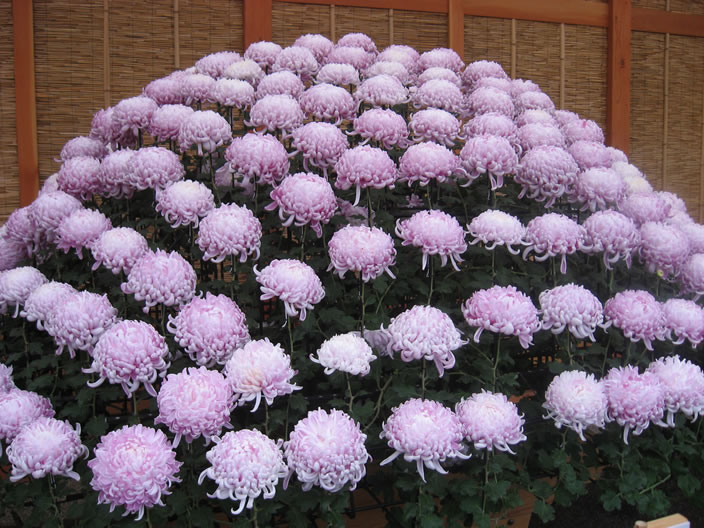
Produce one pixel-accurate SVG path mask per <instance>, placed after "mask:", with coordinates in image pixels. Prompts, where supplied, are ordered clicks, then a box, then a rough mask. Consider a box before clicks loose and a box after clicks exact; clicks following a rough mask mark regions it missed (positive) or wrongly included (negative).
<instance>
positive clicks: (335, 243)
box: [328, 225, 396, 282]
mask: <svg viewBox="0 0 704 528" xmlns="http://www.w3.org/2000/svg"><path fill="white" fill-rule="evenodd" d="M328 253H329V255H330V265H329V266H328V271H330V270H333V269H334V270H335V273H337V274H338V275H339V276H340V278H343V277H344V276H345V274H346V273H347V272H348V271H353V272H355V273H361V275H362V280H363V281H365V282H367V281H370V280H374V279H376V278H377V277H379V275H381V274H382V273H384V272H386V273H387V274H388V275H389V276H390V277H391V278H392V279H395V278H396V277H395V275H394V274H393V272H392V271H391V266H393V265H394V264H395V263H396V249H395V248H394V241H393V239H392V238H391V236H390V235H388V234H387V233H385V232H384V231H382V230H381V229H379V228H377V227H367V226H352V225H349V226H345V227H343V228H342V229H340V230H339V231H336V232H335V234H334V235H333V236H332V238H331V239H330V242H329V243H328Z"/></svg>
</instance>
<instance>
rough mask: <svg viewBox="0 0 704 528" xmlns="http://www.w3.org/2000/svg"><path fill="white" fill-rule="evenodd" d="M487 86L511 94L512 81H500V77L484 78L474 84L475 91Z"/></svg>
mask: <svg viewBox="0 0 704 528" xmlns="http://www.w3.org/2000/svg"><path fill="white" fill-rule="evenodd" d="M485 86H490V87H492V88H497V89H499V90H501V91H502V92H506V93H507V94H509V95H510V94H511V86H512V83H511V80H510V79H499V78H498V77H482V78H481V79H479V80H478V81H477V82H476V83H474V89H477V88H483V87H485Z"/></svg>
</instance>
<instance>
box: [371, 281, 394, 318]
mask: <svg viewBox="0 0 704 528" xmlns="http://www.w3.org/2000/svg"><path fill="white" fill-rule="evenodd" d="M393 284H394V281H391V282H389V285H388V286H387V287H386V289H385V290H384V293H382V294H381V297H380V298H379V302H377V303H376V310H374V313H375V314H377V313H379V310H380V309H381V303H382V301H383V300H384V297H386V294H387V293H389V290H390V289H391V286H393Z"/></svg>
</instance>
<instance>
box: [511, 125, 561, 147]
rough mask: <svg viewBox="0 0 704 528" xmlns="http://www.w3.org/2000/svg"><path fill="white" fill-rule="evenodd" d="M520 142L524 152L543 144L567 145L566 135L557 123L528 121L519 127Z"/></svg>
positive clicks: (553, 145) (552, 145)
mask: <svg viewBox="0 0 704 528" xmlns="http://www.w3.org/2000/svg"><path fill="white" fill-rule="evenodd" d="M518 143H519V144H520V146H521V150H523V152H527V151H529V150H530V149H534V148H535V147H542V146H551V147H560V148H563V147H564V146H565V136H563V135H562V132H561V131H560V129H559V128H558V127H557V126H555V125H549V124H547V123H528V124H526V125H523V126H522V127H521V128H519V129H518Z"/></svg>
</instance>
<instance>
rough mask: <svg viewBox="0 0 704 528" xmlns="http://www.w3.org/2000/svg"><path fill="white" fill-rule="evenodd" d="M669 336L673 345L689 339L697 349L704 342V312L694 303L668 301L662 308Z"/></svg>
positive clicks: (675, 300)
mask: <svg viewBox="0 0 704 528" xmlns="http://www.w3.org/2000/svg"><path fill="white" fill-rule="evenodd" d="M662 310H663V312H664V313H665V328H666V329H667V336H668V339H670V340H671V341H672V342H673V344H675V345H681V344H682V343H684V340H685V339H687V340H689V342H690V343H691V344H692V348H696V347H697V345H699V343H701V342H702V340H704V310H702V308H701V306H699V305H698V304H697V303H695V302H694V301H688V300H685V299H668V300H667V301H666V302H665V303H664V304H663V306H662Z"/></svg>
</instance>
